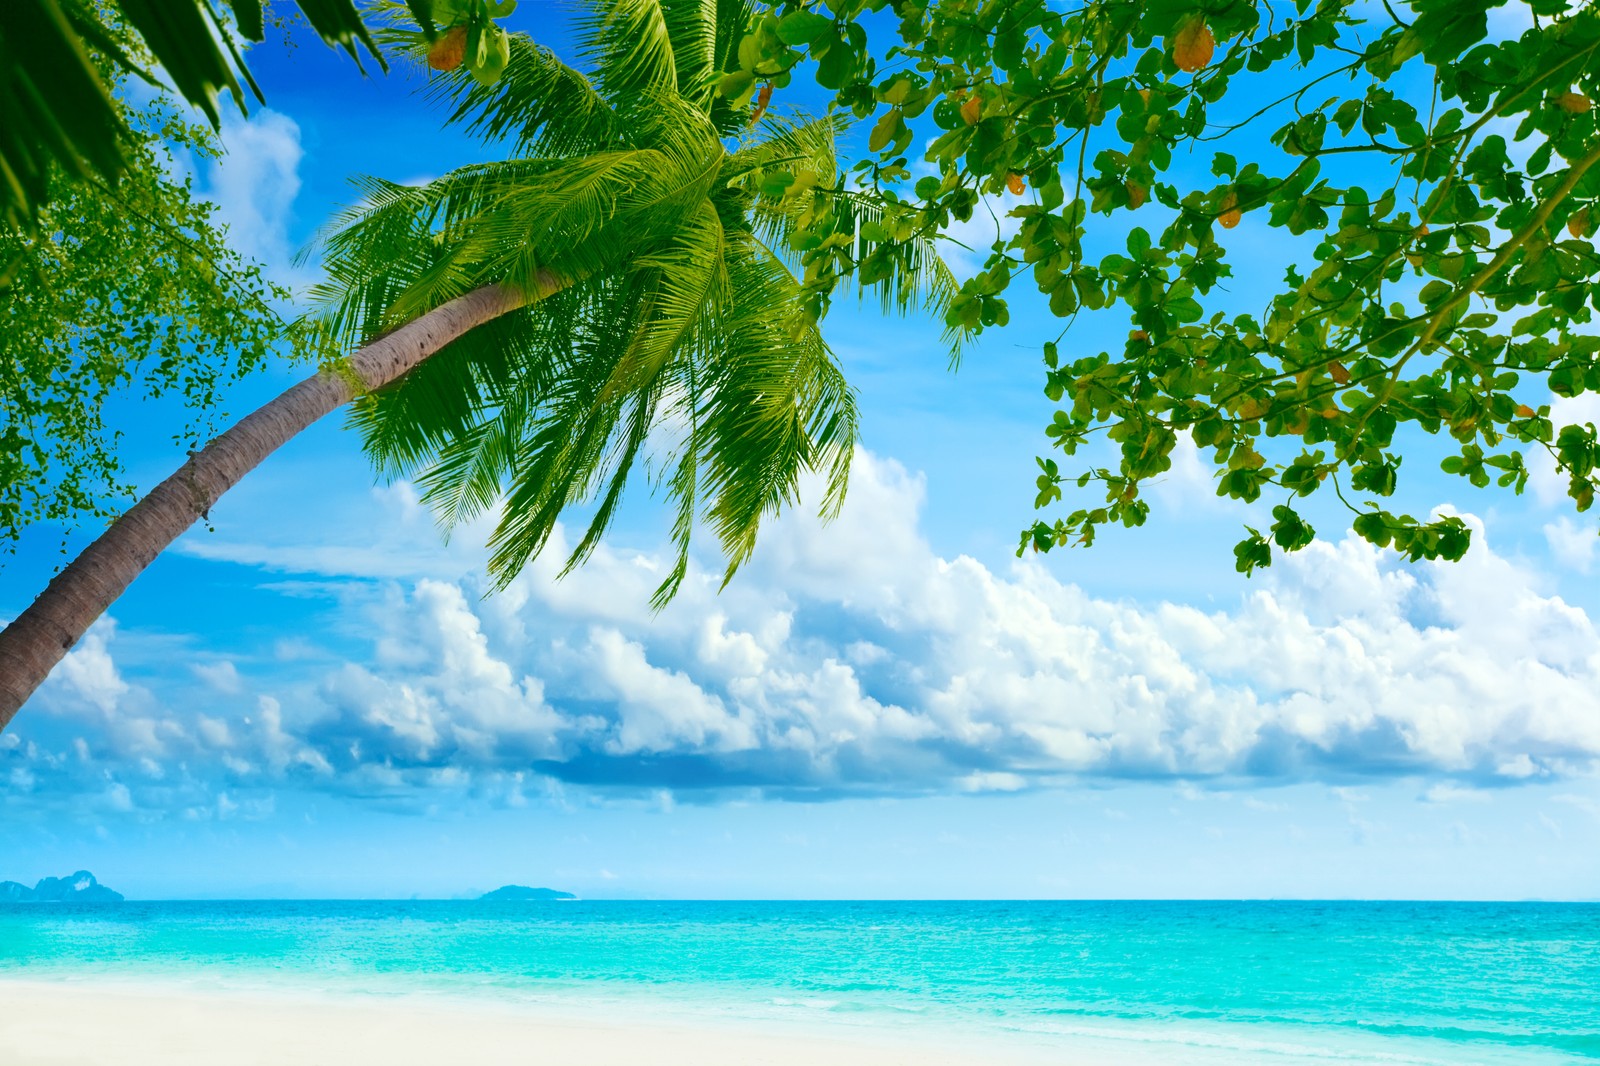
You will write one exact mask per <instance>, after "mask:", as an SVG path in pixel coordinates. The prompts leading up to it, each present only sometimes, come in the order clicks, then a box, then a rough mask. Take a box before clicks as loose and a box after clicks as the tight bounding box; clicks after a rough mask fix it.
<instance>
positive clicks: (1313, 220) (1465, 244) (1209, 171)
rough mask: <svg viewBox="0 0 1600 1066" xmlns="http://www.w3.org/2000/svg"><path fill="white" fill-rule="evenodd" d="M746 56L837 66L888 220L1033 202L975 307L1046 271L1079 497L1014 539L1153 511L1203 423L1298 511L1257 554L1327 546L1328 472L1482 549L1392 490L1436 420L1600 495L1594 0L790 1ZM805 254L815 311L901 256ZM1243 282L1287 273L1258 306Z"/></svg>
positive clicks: (1238, 482)
mask: <svg viewBox="0 0 1600 1066" xmlns="http://www.w3.org/2000/svg"><path fill="white" fill-rule="evenodd" d="M739 55H740V60H741V70H740V71H739V72H737V73H734V74H731V75H729V76H728V77H726V78H724V79H723V81H722V85H721V88H722V91H723V92H724V93H727V94H728V95H730V96H732V97H734V98H736V99H748V98H749V97H750V96H751V95H752V94H755V93H758V92H759V93H763V94H768V95H770V92H771V89H772V87H774V86H776V87H778V88H781V87H783V86H784V85H786V84H788V83H789V81H790V79H792V78H793V77H794V76H795V74H796V72H797V71H799V72H802V73H804V72H805V71H811V72H812V73H814V76H815V77H816V79H817V80H818V81H819V82H820V83H821V85H823V86H824V87H826V88H827V89H829V90H831V91H832V92H833V94H834V95H833V105H834V106H835V107H837V108H839V109H840V110H843V111H847V112H849V113H851V114H853V115H855V116H857V117H859V118H863V119H867V120H869V121H870V122H871V135H870V140H869V144H868V149H869V156H868V157H867V158H866V159H864V160H863V161H862V162H861V163H860V164H859V166H858V167H857V170H856V176H857V179H858V180H860V181H861V182H863V183H865V184H867V185H871V186H875V187H878V188H880V189H882V190H884V192H885V194H886V196H888V197H890V198H891V199H892V200H893V201H894V205H893V207H892V208H891V210H890V211H889V212H888V213H887V214H886V216H885V218H884V219H883V221H882V223H881V225H882V227H883V229H884V230H885V231H886V232H889V233H893V234H897V235H905V234H911V233H930V232H937V231H938V230H940V229H941V228H943V227H945V226H947V225H948V224H949V223H950V222H951V221H952V220H964V219H968V218H970V217H972V216H973V214H974V213H975V212H981V211H992V210H998V211H999V212H1001V213H1005V214H1006V215H1007V218H1006V219H1004V220H1003V221H1004V222H1006V223H1008V227H1007V228H998V227H997V238H996V240H995V242H994V244H993V246H992V247H991V248H988V249H986V252H987V261H986V262H985V264H984V266H983V269H982V270H981V271H980V272H979V273H977V274H976V276H974V277H972V278H970V279H968V280H967V281H966V282H965V283H964V284H963V286H962V288H961V292H960V294H959V295H958V297H957V298H956V299H955V300H954V301H953V302H952V304H951V308H950V311H949V315H948V321H949V323H950V324H951V325H952V326H954V327H957V328H960V329H963V330H966V331H972V332H976V331H979V330H982V329H985V328H990V327H994V326H1001V325H1004V324H1005V323H1006V322H1007V321H1008V319H1009V309H1008V307H1007V302H1006V301H1007V293H1008V290H1009V289H1010V287H1011V286H1012V285H1014V284H1016V283H1018V282H1022V283H1026V282H1027V281H1028V280H1031V281H1032V283H1033V284H1034V285H1035V286H1036V287H1037V289H1038V290H1039V292H1040V293H1041V294H1042V295H1043V296H1044V297H1045V298H1047V300H1048V303H1049V307H1050V310H1051V311H1052V312H1053V313H1054V314H1055V315H1056V316H1059V318H1060V319H1061V323H1062V325H1061V330H1060V333H1059V334H1058V335H1055V336H1051V337H1048V338H1040V341H1041V342H1042V348H1043V358H1044V363H1045V367H1044V370H1043V387H1044V391H1045V393H1046V394H1047V396H1048V397H1049V398H1050V399H1051V400H1052V401H1056V402H1057V403H1058V404H1059V405H1060V408H1059V410H1057V411H1056V413H1055V415H1054V418H1053V419H1052V421H1051V422H1050V424H1049V426H1048V427H1047V429H1046V433H1047V434H1048V437H1049V441H1050V444H1051V446H1052V449H1053V454H1051V455H1048V456H1046V457H1041V458H1040V459H1039V471H1038V473H1037V487H1038V493H1037V499H1036V504H1037V506H1038V507H1039V508H1041V509H1044V510H1046V511H1049V512H1052V513H1051V514H1048V515H1046V516H1045V517H1044V518H1042V519H1041V520H1040V521H1038V522H1036V523H1035V524H1033V525H1032V526H1031V527H1030V528H1029V529H1027V530H1026V531H1024V533H1023V536H1022V541H1021V547H1020V548H1019V552H1020V551H1022V550H1026V549H1028V548H1030V547H1031V548H1033V549H1035V550H1049V549H1050V548H1052V547H1056V546H1060V545H1067V544H1089V543H1092V541H1093V540H1094V538H1095V536H1096V533H1097V531H1099V530H1100V529H1101V528H1102V527H1104V526H1106V525H1108V524H1113V523H1120V524H1122V525H1125V526H1137V525H1140V524H1142V523H1143V522H1144V521H1145V520H1146V517H1147V515H1148V514H1149V506H1150V505H1149V501H1148V499H1147V494H1146V491H1145V490H1146V489H1147V487H1148V486H1149V485H1150V483H1151V481H1152V479H1156V478H1159V477H1160V476H1161V475H1162V474H1163V473H1165V472H1166V471H1167V470H1169V469H1170V468H1171V465H1172V462H1173V455H1174V451H1175V449H1176V448H1177V447H1179V444H1180V440H1183V439H1187V441H1189V442H1192V444H1193V445H1194V446H1196V447H1198V448H1199V449H1201V450H1202V452H1203V453H1204V454H1205V455H1206V456H1208V458H1209V461H1210V463H1211V465H1212V467H1213V468H1214V472H1215V474H1216V478H1217V492H1218V494H1219V495H1220V496H1225V497H1231V498H1234V499H1237V500H1242V501H1246V502H1248V503H1251V504H1256V505H1257V506H1259V507H1260V508H1261V509H1262V510H1263V511H1264V512H1265V511H1266V509H1267V508H1268V507H1270V514H1265V513H1264V514H1263V517H1262V520H1261V521H1260V522H1259V523H1258V524H1259V525H1260V526H1261V527H1262V528H1261V530H1260V531H1258V530H1256V529H1254V528H1251V529H1248V530H1247V535H1246V537H1245V538H1244V539H1243V540H1242V541H1241V542H1240V543H1239V544H1238V546H1237V547H1236V549H1235V554H1236V561H1237V566H1238V569H1239V570H1241V571H1243V572H1250V571H1252V570H1254V569H1255V568H1256V567H1260V566H1266V565H1269V564H1270V562H1271V560H1272V556H1273V552H1274V550H1275V549H1281V550H1288V551H1293V550H1296V549H1299V548H1302V547H1304V546H1305V545H1307V544H1309V543H1310V542H1311V540H1312V538H1313V536H1314V530H1313V529H1312V526H1311V524H1310V522H1309V521H1308V519H1307V518H1306V517H1305V515H1304V514H1303V513H1302V512H1303V510H1304V509H1305V506H1306V498H1308V497H1318V496H1319V494H1332V495H1334V496H1336V497H1337V499H1338V500H1339V501H1340V502H1341V503H1342V505H1343V506H1344V507H1346V508H1348V513H1349V521H1350V524H1351V526H1352V527H1353V528H1354V530H1355V531H1356V532H1357V533H1358V534H1360V535H1361V536H1362V537H1365V538H1366V539H1367V540H1369V541H1371V542H1373V543H1375V544H1378V545H1384V546H1389V547H1392V548H1394V549H1395V550H1397V551H1399V552H1400V553H1402V554H1404V555H1405V556H1407V557H1408V558H1411V559H1423V558H1429V559H1432V558H1443V559H1456V558H1459V557H1460V556H1461V555H1462V554H1463V552H1465V551H1466V549H1467V547H1468V543H1469V539H1470V530H1469V529H1468V527H1467V526H1466V525H1465V523H1463V522H1462V521H1461V520H1460V519H1459V518H1458V517H1454V516H1450V515H1435V516H1423V517H1420V518H1419V517H1414V516H1412V515H1408V514H1403V513H1398V514H1397V513H1394V510H1392V509H1391V508H1392V506H1393V505H1392V504H1391V502H1390V498H1391V497H1393V496H1394V495H1395V493H1396V490H1397V488H1398V486H1399V483H1400V471H1401V466H1402V461H1403V460H1404V459H1405V458H1406V457H1407V456H1408V455H1421V454H1424V453H1425V452H1426V451H1427V450H1428V448H1430V447H1433V446H1434V444H1433V443H1430V437H1431V438H1432V440H1433V441H1434V442H1437V443H1442V444H1444V445H1445V446H1446V448H1445V450H1446V451H1447V452H1448V454H1447V455H1446V456H1445V458H1444V459H1443V462H1442V465H1443V469H1444V470H1445V471H1447V472H1449V473H1451V474H1457V475H1460V476H1461V477H1463V478H1465V479H1467V481H1469V482H1470V483H1471V484H1473V485H1475V486H1488V485H1490V484H1491V483H1493V484H1495V485H1498V486H1500V487H1503V488H1510V489H1513V490H1515V491H1518V492H1520V491H1521V490H1522V489H1523V488H1524V487H1525V486H1526V484H1527V482H1528V478H1529V466H1528V453H1529V452H1530V451H1543V452H1546V453H1548V454H1549V455H1550V456H1551V457H1552V459H1553V461H1554V463H1555V465H1556V467H1557V468H1558V469H1559V470H1560V471H1561V472H1562V473H1563V474H1564V475H1565V476H1566V478H1567V479H1568V482H1569V485H1570V495H1571V498H1572V501H1573V505H1574V506H1575V508H1576V509H1577V510H1579V511H1584V510H1588V509H1589V507H1590V506H1591V505H1592V503H1593V500H1594V495H1595V490H1596V486H1597V477H1596V475H1597V471H1596V464H1597V461H1600V442H1597V438H1596V430H1595V427H1594V426H1593V425H1592V424H1562V423H1561V421H1560V419H1559V418H1556V417H1554V416H1555V414H1556V413H1557V411H1556V410H1553V408H1552V404H1551V402H1550V401H1551V400H1552V394H1553V395H1554V397H1556V398H1563V397H1576V396H1579V395H1581V394H1584V393H1586V392H1593V391H1600V361H1597V359H1596V353H1597V351H1600V336H1596V335H1595V334H1594V331H1593V330H1592V329H1591V328H1590V326H1591V323H1592V321H1593V314H1594V310H1595V308H1596V307H1597V306H1600V286H1597V281H1600V254H1597V252H1596V249H1595V246H1594V243H1593V237H1594V234H1595V229H1596V224H1597V223H1600V211H1596V210H1595V207H1594V205H1595V201H1596V199H1597V197H1600V169H1597V168H1596V164H1597V163H1600V136H1597V135H1596V134H1597V130H1596V112H1595V110H1594V107H1593V100H1594V99H1595V97H1596V94H1597V91H1600V85H1597V82H1600V13H1597V12H1596V10H1595V9H1594V8H1593V7H1592V5H1588V4H1581V3H1571V2H1567V0H1532V2H1530V3H1526V4H1522V3H1516V4H1506V3H1499V2H1493V0H1411V2H1405V3H1399V2H1396V3H1384V4H1383V5H1381V6H1378V5H1373V4H1367V3H1360V4H1358V3H1354V2H1351V0H1295V2H1294V3H1292V4H1271V3H1265V2H1251V0H1154V2H1136V0H1093V2H1090V3H1081V4H1080V3H1072V4H1067V5H1060V4H1047V3H1045V2H1043V0H778V2H776V3H774V4H773V5H772V7H771V8H770V10H769V11H768V13H767V15H766V17H765V18H764V20H762V21H761V22H760V23H759V24H758V25H757V26H756V27H755V28H754V30H753V31H752V32H751V33H750V34H749V35H748V36H747V37H746V39H745V40H744V42H743V43H742V45H741V48H740V53H739ZM812 63H814V66H811V65H810V64H812ZM913 145H915V146H916V147H915V148H913ZM919 175H920V176H919ZM1007 192H1009V193H1010V194H1012V195H1013V196H1015V197H1020V198H1021V199H1020V202H1017V203H1016V204H1015V206H1011V207H1009V208H1007V207H1005V206H1004V199H1003V194H1005V193H1007ZM996 205H1000V206H998V208H997V206H996ZM997 221H1000V220H997ZM798 246H799V247H801V248H802V249H805V251H804V257H805V261H806V267H807V282H808V285H809V286H810V288H811V292H812V302H813V307H814V308H820V307H821V306H822V304H823V303H824V302H825V301H826V299H827V295H828V292H829V290H830V288H831V286H832V285H833V284H834V283H835V282H836V280H837V279H838V278H840V277H842V276H844V275H846V274H850V273H858V274H860V275H862V276H863V277H864V278H866V279H867V280H871V278H872V277H873V276H874V274H875V272H876V271H877V270H878V264H877V263H876V262H875V259H874V255H873V253H872V252H871V251H870V250H869V251H868V254H866V255H864V256H861V255H853V254H852V250H851V249H848V248H842V247H838V246H832V245H829V244H827V242H826V240H825V238H824V237H823V236H822V235H815V236H808V235H805V234H802V235H800V237H799V238H798ZM1263 249H1269V250H1270V251H1269V252H1268V253H1267V255H1268V257H1269V258H1270V255H1271V254H1280V255H1281V256H1282V257H1283V260H1284V262H1283V265H1282V267H1281V269H1282V271H1283V272H1282V274H1281V277H1280V279H1279V280H1276V281H1274V280H1273V279H1271V278H1270V277H1265V278H1264V277H1262V276H1261V270H1260V267H1259V265H1258V261H1259V260H1260V259H1261V258H1263ZM1241 258H1243V259H1244V261H1245V263H1246V264H1247V265H1245V266H1241V264H1240V260H1241ZM1246 276H1249V280H1250V282H1251V286H1252V289H1251V291H1252V292H1254V291H1259V288H1260V287H1261V286H1263V285H1265V286H1266V287H1267V290H1268V291H1267V292H1266V293H1265V297H1264V298H1263V299H1255V300H1252V303H1251V304H1249V305H1247V304H1245V303H1244V302H1243V298H1242V297H1241V296H1240V295H1239V294H1238V293H1236V292H1235V291H1233V290H1234V289H1236V288H1239V287H1241V286H1239V285H1238V280H1239V279H1242V278H1245V277H1246ZM1097 312H1108V313H1121V314H1125V315H1126V316H1127V320H1128V325H1129V326H1130V327H1131V329H1130V331H1129V333H1128V337H1127V341H1126V343H1125V344H1124V345H1122V346H1121V347H1120V348H1117V349H1114V350H1104V351H1093V350H1085V349H1084V348H1083V347H1081V345H1080V342H1079V340H1078V338H1079V336H1081V333H1074V332H1073V331H1072V329H1071V327H1072V325H1073V323H1074V322H1075V321H1078V320H1080V319H1081V318H1082V317H1083V316H1085V315H1086V314H1092V313H1097ZM1101 441H1109V442H1111V445H1110V447H1109V448H1108V447H1107V446H1106V445H1104V444H1102V443H1101ZM1068 493H1070V494H1071V495H1070V497H1069V496H1068ZM1319 498H1320V497H1319ZM1062 512H1065V513H1062Z"/></svg>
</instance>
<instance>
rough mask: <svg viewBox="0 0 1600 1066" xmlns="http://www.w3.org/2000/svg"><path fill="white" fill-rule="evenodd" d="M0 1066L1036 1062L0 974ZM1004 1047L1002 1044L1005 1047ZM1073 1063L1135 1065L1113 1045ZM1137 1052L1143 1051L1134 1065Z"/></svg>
mask: <svg viewBox="0 0 1600 1066" xmlns="http://www.w3.org/2000/svg"><path fill="white" fill-rule="evenodd" d="M0 1003H4V1010H0V1061H3V1062H4V1063H6V1066H368V1064H370V1066H441V1064H446V1063H453V1062H463V1061H469V1060H470V1061H472V1062H473V1063H475V1064H478V1066H500V1064H505V1066H511V1064H516V1066H565V1064H569V1063H570V1064H574V1066H578V1064H581V1066H817V1064H826V1066H1011V1064H1015V1066H1043V1064H1044V1063H1045V1062H1047V1061H1055V1062H1059V1061H1060V1057H1059V1054H1057V1055H1055V1056H1051V1055H1049V1054H1048V1053H1047V1050H1046V1049H1044V1048H1039V1047H1034V1048H1030V1047H1028V1046H1026V1044H1024V1043H1022V1042H1018V1044H1017V1046H1015V1047H1012V1046H1006V1047H996V1046H994V1045H993V1043H992V1042H988V1041H983V1040H978V1039H969V1040H955V1041H952V1040H951V1039H950V1038H949V1034H946V1033H939V1034H938V1035H928V1036H926V1037H919V1036H917V1035H914V1034H913V1033H911V1032H902V1031H896V1030H891V1029H887V1028H879V1027H872V1026H840V1025H826V1024H819V1025H798V1024H782V1023H777V1024H752V1023H750V1022H746V1021H742V1020H739V1021H734V1020H730V1021H727V1022H725V1023H724V1022H721V1021H712V1020H702V1019H695V1020H692V1021H686V1020H681V1019H673V1018H671V1017H670V1016H668V1015H664V1014H663V1015H655V1016H647V1017H637V1016H622V1017H609V1018H602V1017H594V1016H587V1015H585V1014H582V1013H576V1014H573V1013H566V1012H564V1011H562V1010H561V1009H560V1008H558V1007H556V1006H554V1005H553V1004H544V1003H532V1002H529V1003H517V1002H514V1001H508V1000H499V999H495V998H489V997H486V998H483V999H477V998H474V997H471V996H469V995H464V994H460V993H454V994H452V993H444V994H436V993H429V992H424V991H416V992H381V993H377V994H373V995H366V994H362V993H359V992H334V991H327V992H308V993H297V992H295V991H292V990H290V989H288V988H283V989H278V988H273V987H265V986H264V987H262V988H251V989H240V988H230V989H217V988H204V987H201V986H199V985H197V984H193V983H190V982H187V981H171V982H168V981H162V980H157V981H140V980H137V979H132V978H130V979H127V980H123V979H116V978H101V977H90V978H85V979H81V980H79V979H70V978H69V979H58V980H50V979H42V978H37V977H13V976H5V977H0ZM1006 1043H1007V1044H1009V1043H1010V1042H1009V1041H1008V1042H1006ZM1076 1061H1079V1062H1082V1063H1083V1066H1133V1064H1134V1063H1135V1061H1136V1060H1135V1059H1133V1058H1129V1057H1124V1056H1118V1057H1115V1058H1111V1057H1099V1056H1097V1057H1096V1058H1094V1059H1093V1060H1076ZM1140 1061H1142V1060H1140Z"/></svg>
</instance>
